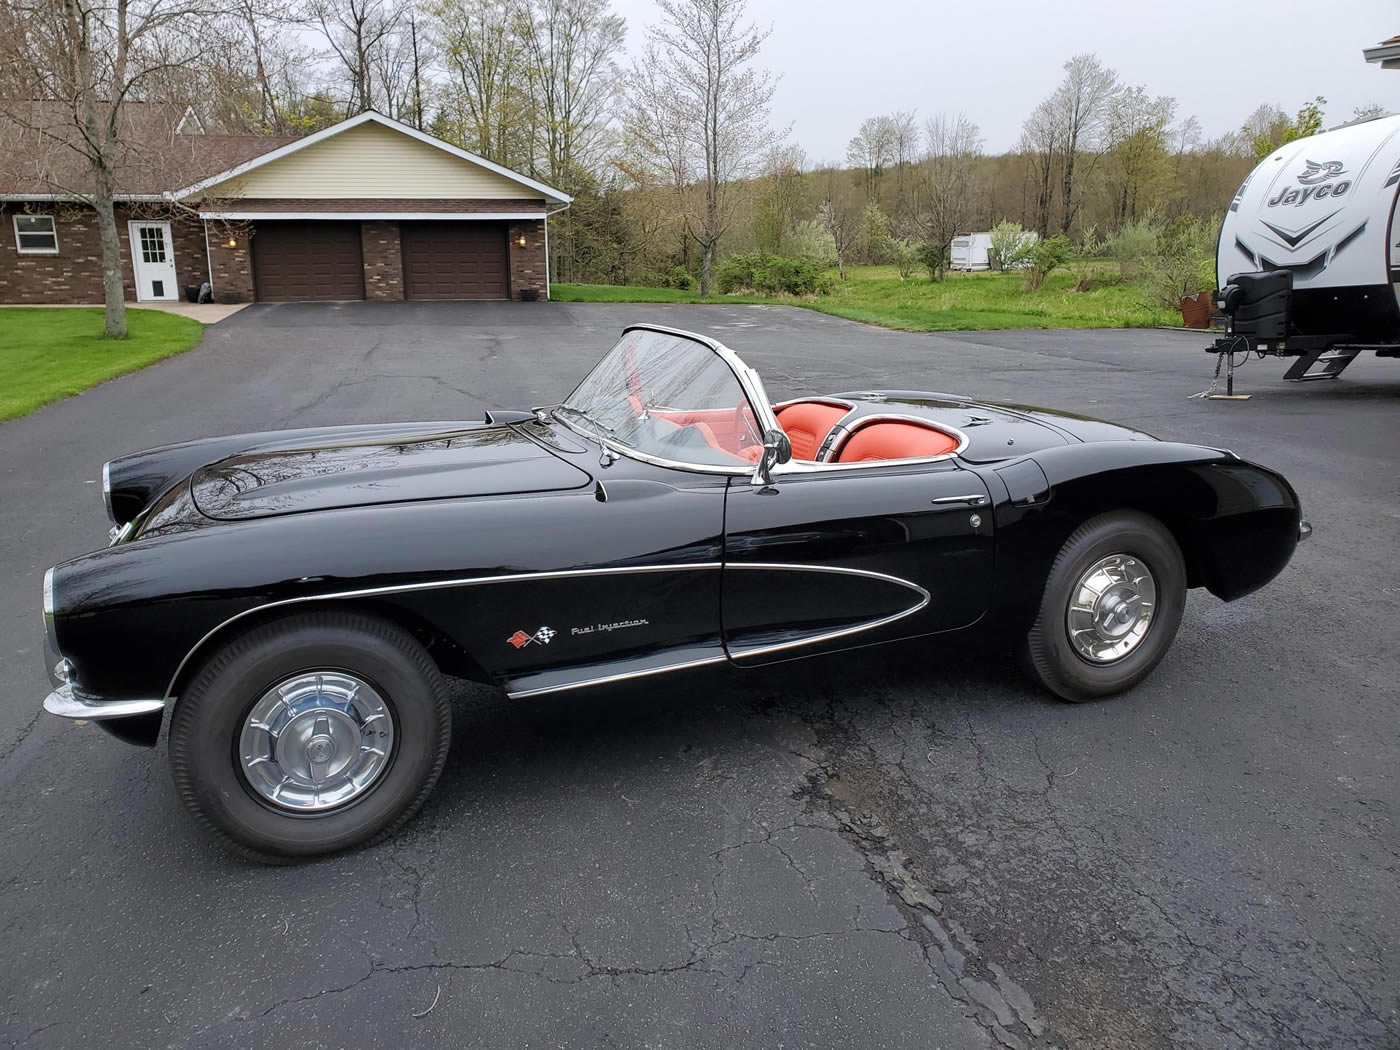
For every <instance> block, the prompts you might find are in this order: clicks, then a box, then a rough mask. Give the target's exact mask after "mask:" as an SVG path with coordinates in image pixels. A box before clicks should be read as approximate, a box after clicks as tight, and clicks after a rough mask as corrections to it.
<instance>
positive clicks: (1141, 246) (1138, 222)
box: [1107, 218, 1157, 281]
mask: <svg viewBox="0 0 1400 1050" xmlns="http://www.w3.org/2000/svg"><path fill="white" fill-rule="evenodd" d="M1107 244H1108V254H1109V255H1111V256H1112V257H1113V260H1114V262H1116V263H1117V264H1118V272H1119V273H1120V274H1122V275H1123V280H1125V281H1133V280H1136V279H1137V278H1138V275H1139V274H1141V273H1142V269H1143V267H1144V266H1146V265H1147V264H1148V263H1150V262H1151V260H1152V257H1153V256H1154V255H1155V254H1156V253H1157V226H1156V223H1155V222H1153V220H1152V219H1151V218H1146V219H1134V220H1133V221H1132V222H1130V223H1127V224H1125V225H1124V226H1123V228H1122V229H1120V230H1119V231H1118V232H1117V233H1115V234H1113V235H1112V236H1111V237H1109V239H1108V242H1107Z"/></svg>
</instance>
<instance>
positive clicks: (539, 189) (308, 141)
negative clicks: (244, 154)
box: [171, 110, 573, 204]
mask: <svg viewBox="0 0 1400 1050" xmlns="http://www.w3.org/2000/svg"><path fill="white" fill-rule="evenodd" d="M371 122H372V123H375V124H379V125H382V126H383V127H386V128H389V129H390V130H392V131H397V132H399V133H401V134H403V135H407V136H408V137H410V138H413V139H416V140H418V141H419V142H422V143H424V144H426V145H428V146H431V147H433V148H434V149H439V150H442V151H443V152H444V153H447V154H449V155H450V156H453V157H457V158H458V159H459V160H464V161H467V162H469V163H471V164H475V165H477V166H479V167H482V168H485V169H486V170H487V171H491V172H494V173H495V174H497V175H500V176H502V177H504V178H506V179H509V180H510V181H512V182H515V183H517V184H519V185H520V186H521V187H523V188H524V189H527V190H530V191H532V193H535V194H539V195H540V196H542V197H544V198H545V200H546V202H547V203H554V204H570V203H572V202H573V198H572V197H570V196H569V195H568V194H567V193H564V192H563V191H562V190H556V189H554V188H553V187H552V186H546V185H545V184H544V183H542V182H536V181H535V180H534V179H531V178H528V177H527V176H525V175H522V174H520V173H519V172H518V171H512V170H511V169H509V168H506V167H502V166H501V165H499V164H495V163H493V162H492V161H489V160H487V159H486V158H485V157H479V156H477V155H476V154H475V153H471V152H469V151H468V150H464V149H462V148H460V147H458V146H454V145H452V144H451V143H450V142H444V141H443V140H442V139H440V138H435V137H434V136H432V135H429V134H427V133H426V132H422V131H419V130H418V129H417V128H412V127H409V126H408V125H407V124H400V123H399V122H398V121H397V120H393V119H391V118H389V117H386V116H384V114H382V113H376V112H375V111H374V110H366V111H365V112H363V113H361V114H359V115H358V116H354V117H351V118H349V119H348V120H342V121H341V122H340V123H339V124H333V125H331V126H330V127H328V128H325V129H324V130H322V131H318V132H316V133H315V134H313V135H307V136H306V137H305V138H299V139H294V140H292V141H290V142H286V143H285V144H283V145H281V146H278V147H276V148H275V149H271V150H269V151H267V152H266V153H262V154H260V155H258V156H255V157H252V158H250V159H248V160H245V161H243V162H242V163H239V164H235V165H233V166H231V167H229V168H228V169H227V170H224V171H220V172H218V173H217V174H214V175H210V176H208V177H206V178H203V179H200V180H199V181H197V182H194V183H191V184H190V185H188V186H186V187H184V188H183V189H180V190H177V191H175V192H174V193H172V194H171V196H172V197H174V198H176V199H182V198H185V197H195V196H198V195H199V194H201V193H203V192H204V191H205V190H207V189H209V188H210V187H212V186H217V185H218V184H219V183H222V182H227V181H229V180H231V179H235V178H237V177H238V176H240V175H244V174H247V173H248V172H250V171H255V170H257V169H258V168H261V167H263V166H264V165H267V164H271V163H273V162H274V161H278V160H281V159H282V158H283V157H288V156H291V155H292V154H294V153H297V152H299V151H301V150H304V149H307V148H308V147H311V146H315V145H316V144H317V143H320V142H324V141H326V139H329V138H333V137H334V136H336V135H339V134H341V133H343V132H346V131H349V130H350V129H351V128H357V127H359V126H361V125H362V124H366V123H371Z"/></svg>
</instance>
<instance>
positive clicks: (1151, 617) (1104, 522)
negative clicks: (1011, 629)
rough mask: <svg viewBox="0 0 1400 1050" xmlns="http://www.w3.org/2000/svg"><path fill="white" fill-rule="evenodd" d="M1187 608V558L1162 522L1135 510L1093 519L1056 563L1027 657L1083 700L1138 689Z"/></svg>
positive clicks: (1033, 670)
mask: <svg viewBox="0 0 1400 1050" xmlns="http://www.w3.org/2000/svg"><path fill="white" fill-rule="evenodd" d="M1185 607H1186V565H1185V562H1184V560H1183V559H1182V556H1181V549H1180V548H1179V547H1178V546H1177V543H1176V540H1175V539H1174V538H1173V537H1172V534H1171V532H1169V531H1168V530H1167V528H1166V526H1164V525H1163V524H1162V523H1161V522H1160V521H1158V520H1157V519H1156V518H1152V517H1149V516H1148V515H1146V514H1140V513H1137V512H1135V511H1118V512H1115V513H1112V514H1103V515H1100V516H1099V517H1096V518H1091V519H1090V520H1089V521H1086V522H1085V523H1084V524H1083V525H1081V526H1080V527H1079V528H1078V529H1076V530H1075V531H1074V533H1073V534H1072V535H1071V536H1070V538H1069V539H1068V540H1066V541H1065V545H1064V546H1063V547H1062V548H1061V549H1060V553H1059V555H1058V556H1057V557H1056V558H1055V562H1054V564H1053V565H1052V566H1051V568H1050V575H1049V578H1048V579H1047V580H1046V584H1045V593H1044V595H1043V596H1042V598H1041V602H1040V611H1039V613H1038V615H1037V616H1036V620H1035V623H1034V624H1033V625H1032V627H1031V629H1030V632H1029V633H1028V634H1027V635H1026V641H1025V645H1024V648H1023V653H1022V655H1023V663H1024V664H1025V665H1026V668H1027V670H1028V671H1029V672H1030V674H1031V676H1032V677H1033V678H1035V679H1037V680H1038V681H1039V682H1040V683H1041V684H1042V685H1044V686H1045V688H1047V689H1049V690H1050V691H1051V692H1052V693H1054V694H1055V695H1057V696H1059V697H1061V698H1063V699H1065V700H1070V701H1074V702H1079V701H1084V700H1095V699H1098V698H1100V697H1105V696H1112V695H1113V694H1115V693H1121V692H1123V691H1125V690H1127V689H1131V688H1132V687H1133V686H1135V685H1137V684H1138V683H1139V682H1141V681H1142V680H1143V679H1144V678H1146V677H1147V676H1148V674H1150V673H1151V671H1152V669H1153V668H1154V667H1156V666H1157V664H1158V663H1159V662H1161V659H1162V657H1163V656H1165V655H1166V653H1167V650H1168V649H1169V648H1171V644H1172V641H1173V639H1175V637H1176V631H1177V628H1178V627H1179V626H1180V625H1181V614H1182V611H1183V610H1184V609H1185Z"/></svg>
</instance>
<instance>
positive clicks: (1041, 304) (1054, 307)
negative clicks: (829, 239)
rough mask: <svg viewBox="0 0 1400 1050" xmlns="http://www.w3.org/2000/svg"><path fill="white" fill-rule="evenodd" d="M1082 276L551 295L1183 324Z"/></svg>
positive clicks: (965, 326)
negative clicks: (809, 289) (743, 292)
mask: <svg viewBox="0 0 1400 1050" xmlns="http://www.w3.org/2000/svg"><path fill="white" fill-rule="evenodd" d="M1079 269H1080V268H1079V267H1078V266H1076V268H1075V270H1073V271H1070V270H1062V271H1059V272H1058V273H1053V274H1051V275H1050V277H1049V279H1048V280H1047V281H1046V282H1045V287H1043V288H1041V289H1038V290H1037V291H1034V292H1026V291H1022V288H1021V286H1022V284H1023V283H1024V281H1025V276H1024V275H1023V274H1018V273H968V274H963V273H954V274H949V275H948V279H947V280H946V281H943V282H942V283H940V284H935V283H933V282H932V281H930V280H929V279H928V277H927V275H915V276H914V277H911V278H909V279H908V280H906V281H901V280H900V279H899V274H898V273H897V272H896V271H895V269H894V267H892V266H855V267H848V268H847V270H846V274H847V278H848V279H847V280H845V281H836V282H835V289H834V291H833V292H832V293H831V294H830V295H827V296H813V297H811V298H802V299H797V298H780V299H765V298H759V297H753V296H731V295H715V296H712V297H711V298H709V299H702V298H700V296H699V295H697V294H695V293H693V292H680V291H676V290H674V289H670V288H638V287H618V286H613V285H602V284H556V285H554V286H553V288H552V289H551V295H552V297H553V298H554V299H557V300H559V301H561V302H595V303H619V302H629V303H705V302H710V303H781V304H785V305H789V306H802V307H806V308H807V309H809V310H819V311H821V312H822V313H827V314H834V315H836V316H837V317H846V318H849V319H850V320H852V321H864V322H866V323H867V324H877V325H883V326H884V327H886V328H900V329H904V330H906V331H912V332H949V331H970V330H974V329H979V328H1146V327H1150V326H1153V325H1179V324H1180V323H1181V315H1180V313H1178V312H1177V311H1175V310H1163V309H1161V308H1160V307H1157V306H1154V305H1152V304H1150V303H1149V301H1148V299H1147V296H1146V294H1145V293H1144V292H1143V290H1142V288H1141V287H1139V286H1137V285H1134V284H1118V285H1113V286H1112V287H1108V288H1097V289H1094V290H1093V291H1089V292H1076V291H1074V285H1075V283H1076V281H1077V280H1078V278H1079ZM1100 269H1102V268H1100ZM833 273H834V271H833Z"/></svg>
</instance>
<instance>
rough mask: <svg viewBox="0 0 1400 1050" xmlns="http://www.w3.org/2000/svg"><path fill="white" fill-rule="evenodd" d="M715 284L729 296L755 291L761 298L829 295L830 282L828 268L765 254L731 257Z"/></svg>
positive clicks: (744, 254)
mask: <svg viewBox="0 0 1400 1050" xmlns="http://www.w3.org/2000/svg"><path fill="white" fill-rule="evenodd" d="M715 285H716V287H718V288H719V290H720V292H721V293H723V294H725V295H729V294H731V293H733V292H738V291H753V292H757V293H758V294H760V295H826V294H827V293H828V292H830V291H831V279H830V278H829V277H827V275H826V273H825V267H822V266H818V265H817V264H816V263H814V262H813V261H812V260H810V259H791V258H788V257H786V256H782V255H768V254H766V253H764V252H741V253H739V254H738V255H731V256H730V257H729V258H727V259H725V260H724V261H723V262H722V263H720V264H719V266H718V267H716V268H715Z"/></svg>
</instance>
